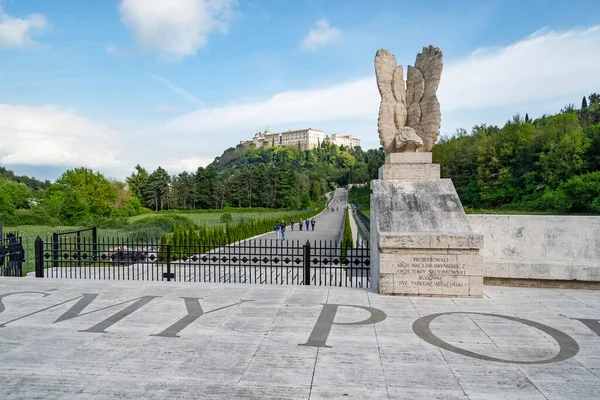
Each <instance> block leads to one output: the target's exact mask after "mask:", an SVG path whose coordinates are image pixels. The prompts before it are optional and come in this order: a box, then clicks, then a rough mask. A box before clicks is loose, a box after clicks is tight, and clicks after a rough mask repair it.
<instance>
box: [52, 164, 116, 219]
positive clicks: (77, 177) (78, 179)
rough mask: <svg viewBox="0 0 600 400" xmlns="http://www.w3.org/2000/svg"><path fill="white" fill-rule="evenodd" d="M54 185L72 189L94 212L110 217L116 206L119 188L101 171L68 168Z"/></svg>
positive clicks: (63, 188)
mask: <svg viewBox="0 0 600 400" xmlns="http://www.w3.org/2000/svg"><path fill="white" fill-rule="evenodd" d="M53 186H57V187H58V188H60V189H61V190H65V191H66V190H72V191H73V193H74V195H73V196H76V197H78V198H79V199H80V200H81V201H83V202H85V203H86V204H87V205H88V207H89V211H90V212H91V213H92V214H96V215H101V216H105V217H108V216H110V214H111V213H112V211H113V210H114V209H115V207H116V201H117V189H115V188H114V187H113V186H112V185H111V183H110V182H109V181H108V179H106V178H105V177H104V176H103V175H102V174H101V173H100V172H94V171H92V170H91V169H88V168H75V169H72V170H67V171H66V172H65V173H64V174H62V175H61V177H60V178H58V179H57V180H56V182H55V184H54V185H53Z"/></svg>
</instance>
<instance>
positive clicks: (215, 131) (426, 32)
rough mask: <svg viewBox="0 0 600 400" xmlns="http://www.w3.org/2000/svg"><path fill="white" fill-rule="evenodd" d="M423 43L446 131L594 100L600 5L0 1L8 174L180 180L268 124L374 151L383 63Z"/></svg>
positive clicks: (405, 60) (0, 99) (0, 128)
mask: <svg viewBox="0 0 600 400" xmlns="http://www.w3.org/2000/svg"><path fill="white" fill-rule="evenodd" d="M429 44H433V45H436V46H438V47H440V48H441V49H442V51H443V52H444V73H443V75H442V82H441V85H440V89H439V98H440V102H441V106H442V133H452V132H454V131H455V130H456V129H457V128H466V129H470V128H471V127H472V126H473V125H475V124H479V123H488V124H502V123H503V122H504V121H506V120H508V119H509V118H510V117H511V116H512V115H514V114H516V113H521V114H525V113H529V115H530V116H532V117H535V116H539V115H542V114H544V113H553V112H557V111H558V110H559V109H560V108H561V107H563V106H564V105H565V104H567V103H571V102H572V103H576V104H580V102H581V98H582V96H584V95H587V94H589V93H591V92H600V74H599V73H598V71H600V51H599V49H600V2H599V1H595V0H588V1H580V0H570V1H568V2H562V1H560V2H559V1H554V0H552V1H550V0H528V1H520V0H517V1H513V0H498V1H493V0H489V1H480V0H477V1H468V0H461V1H457V2H450V1H446V0H429V1H426V2H424V1H423V2H416V1H403V0H293V1H292V0H290V1H287V0H237V1H236V0H85V1H73V0H52V1H49V0H0V165H2V166H6V167H8V168H10V169H13V170H15V171H16V172H17V173H27V174H30V175H31V174H33V175H35V176H37V177H41V178H49V179H54V178H56V177H57V176H59V175H60V174H61V173H62V172H63V171H64V170H65V169H67V168H70V167H73V166H82V165H83V166H87V167H91V168H94V169H96V170H100V171H102V172H104V173H105V174H107V175H108V176H111V177H114V178H119V179H122V178H124V177H125V176H127V175H129V174H130V172H131V171H132V169H133V167H134V166H135V164H137V163H139V164H141V165H143V166H145V167H147V168H149V169H154V168H156V167H157V166H158V165H161V166H163V167H165V168H167V170H168V171H169V172H171V173H175V172H179V171H182V170H194V169H196V168H197V167H198V166H199V165H206V164H208V163H210V162H211V161H212V160H213V159H214V157H216V156H219V155H220V154H221V153H222V152H223V150H225V149H226V148H228V147H231V146H234V145H235V144H236V143H238V142H239V140H242V139H246V138H250V137H251V136H252V135H253V134H254V133H255V132H257V131H260V130H264V129H265V127H267V126H269V127H270V129H271V130H272V131H276V130H287V129H296V128H304V127H312V128H317V129H321V130H324V131H325V132H327V133H330V134H331V133H340V134H351V135H354V136H356V137H358V138H360V139H361V140H362V144H363V146H362V147H363V148H365V149H367V148H375V147H378V137H377V109H378V105H379V95H378V93H377V89H376V86H375V78H374V71H373V57H374V55H375V52H376V51H377V49H379V48H387V49H389V50H391V51H392V52H393V53H394V54H395V55H396V57H397V59H398V61H399V62H400V63H401V64H404V65H407V64H412V63H413V62H414V58H415V55H416V53H417V52H419V51H420V50H421V48H422V47H423V46H425V45H429Z"/></svg>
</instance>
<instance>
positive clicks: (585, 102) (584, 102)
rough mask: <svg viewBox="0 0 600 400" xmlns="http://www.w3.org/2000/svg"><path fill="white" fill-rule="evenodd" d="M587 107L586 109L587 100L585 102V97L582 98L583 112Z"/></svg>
mask: <svg viewBox="0 0 600 400" xmlns="http://www.w3.org/2000/svg"><path fill="white" fill-rule="evenodd" d="M587 107H588V104H587V100H586V98H585V96H583V99H582V100H581V109H582V110H585V109H586V108H587Z"/></svg>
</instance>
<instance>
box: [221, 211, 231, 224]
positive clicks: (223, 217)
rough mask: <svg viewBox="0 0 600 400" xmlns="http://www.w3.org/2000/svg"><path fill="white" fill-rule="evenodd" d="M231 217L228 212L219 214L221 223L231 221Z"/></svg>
mask: <svg viewBox="0 0 600 400" xmlns="http://www.w3.org/2000/svg"><path fill="white" fill-rule="evenodd" d="M232 219H233V217H232V216H231V214H230V213H228V212H226V213H223V214H221V222H222V223H228V222H231V220H232Z"/></svg>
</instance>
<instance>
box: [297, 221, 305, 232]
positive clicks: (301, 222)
mask: <svg viewBox="0 0 600 400" xmlns="http://www.w3.org/2000/svg"><path fill="white" fill-rule="evenodd" d="M303 223H304V221H302V218H300V223H299V224H298V225H300V230H302V224H303Z"/></svg>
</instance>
